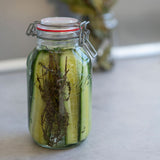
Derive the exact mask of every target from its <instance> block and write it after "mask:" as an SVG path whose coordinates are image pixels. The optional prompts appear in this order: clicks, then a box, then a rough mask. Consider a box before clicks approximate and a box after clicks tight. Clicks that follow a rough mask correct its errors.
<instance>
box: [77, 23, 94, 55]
mask: <svg viewBox="0 0 160 160" xmlns="http://www.w3.org/2000/svg"><path fill="white" fill-rule="evenodd" d="M88 24H89V21H87V22H86V21H84V22H82V23H81V24H80V38H79V40H80V45H81V46H82V47H84V48H85V49H86V50H87V52H88V53H89V55H90V56H91V57H92V58H95V57H96V56H97V51H96V50H95V48H94V46H93V45H92V44H91V42H90V41H89V34H90V31H89V30H88V29H87V25H88ZM83 29H84V32H83Z"/></svg>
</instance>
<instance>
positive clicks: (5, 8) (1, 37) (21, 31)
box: [0, 0, 68, 60]
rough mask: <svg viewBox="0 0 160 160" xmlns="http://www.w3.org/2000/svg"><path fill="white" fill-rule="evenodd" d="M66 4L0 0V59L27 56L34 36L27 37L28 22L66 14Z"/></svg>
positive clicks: (32, 45) (43, 1) (32, 46)
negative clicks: (60, 12)
mask: <svg viewBox="0 0 160 160" xmlns="http://www.w3.org/2000/svg"><path fill="white" fill-rule="evenodd" d="M64 7H65V8H66V6H64V5H63V6H61V4H59V3H58V2H56V3H55V0H54V1H53V0H0V60H4V59H12V58H20V57H24V56H27V55H28V54H29V52H30V51H31V50H32V49H33V48H34V47H35V46H36V38H33V37H27V36H26V35H25V31H26V29H27V27H28V25H29V23H31V22H33V21H35V20H40V19H41V18H44V17H49V16H58V15H59V14H58V10H63V12H66V13H65V15H67V13H68V11H67V10H66V9H65V10H64Z"/></svg>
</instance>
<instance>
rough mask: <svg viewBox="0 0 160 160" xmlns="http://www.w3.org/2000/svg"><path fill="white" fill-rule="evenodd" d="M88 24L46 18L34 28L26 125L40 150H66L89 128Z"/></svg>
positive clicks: (90, 53) (30, 31) (92, 51)
mask: <svg viewBox="0 0 160 160" xmlns="http://www.w3.org/2000/svg"><path fill="white" fill-rule="evenodd" d="M87 23H88V22H86V21H84V22H79V21H78V20H77V19H74V18H67V17H48V18H44V19H42V20H41V21H40V22H38V21H35V22H34V23H31V24H30V25H29V27H28V29H27V32H26V34H27V35H32V36H36V37H37V46H36V47H35V49H34V50H33V51H32V52H31V53H30V54H29V56H28V59H27V84H28V123H29V130H30V134H31V136H32V138H33V140H34V141H35V142H36V143H37V144H38V145H40V146H42V147H45V148H51V149H62V148H66V147H70V146H73V145H76V144H79V143H81V142H82V141H84V140H85V139H86V138H87V136H88V134H89V132H90V127H91V101H92V100H91V90H92V76H91V70H92V66H91V58H94V57H95V56H96V51H95V49H94V47H93V46H92V45H91V43H90V42H89V39H88V38H89V31H88V30H87V28H86V26H87Z"/></svg>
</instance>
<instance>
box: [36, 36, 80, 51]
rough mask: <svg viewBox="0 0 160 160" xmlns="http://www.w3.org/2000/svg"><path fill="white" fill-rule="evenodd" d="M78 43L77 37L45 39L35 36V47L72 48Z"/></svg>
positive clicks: (40, 48) (39, 48)
mask: <svg viewBox="0 0 160 160" xmlns="http://www.w3.org/2000/svg"><path fill="white" fill-rule="evenodd" d="M78 45H79V38H74V39H66V40H46V39H41V38H37V49H38V50H42V49H44V48H47V49H54V48H74V47H77V46H78Z"/></svg>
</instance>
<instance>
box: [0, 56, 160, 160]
mask: <svg viewBox="0 0 160 160" xmlns="http://www.w3.org/2000/svg"><path fill="white" fill-rule="evenodd" d="M0 101H1V103H0V104H1V106H0V159H1V160H160V57H155V58H147V59H134V60H125V61H117V62H115V67H114V68H113V70H112V71H110V72H105V73H104V72H99V73H95V74H94V75H93V106H92V108H93V109H92V119H93V120H92V123H93V124H92V130H91V133H90V135H89V137H88V139H87V140H86V141H85V142H83V143H82V144H81V145H79V146H77V147H75V148H71V149H67V150H49V149H44V148H41V147H39V146H38V145H36V144H35V143H34V142H33V141H32V139H31V136H30V134H29V131H28V125H27V90H26V73H25V72H14V73H4V74H0Z"/></svg>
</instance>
